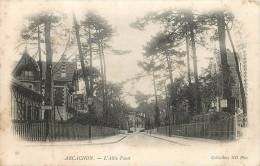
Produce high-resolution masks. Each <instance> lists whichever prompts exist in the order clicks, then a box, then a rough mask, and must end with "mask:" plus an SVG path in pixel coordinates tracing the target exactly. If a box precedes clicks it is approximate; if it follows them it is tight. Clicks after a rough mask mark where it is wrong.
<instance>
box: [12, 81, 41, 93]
mask: <svg viewBox="0 0 260 166" xmlns="http://www.w3.org/2000/svg"><path fill="white" fill-rule="evenodd" d="M11 85H12V86H14V87H18V88H21V89H23V90H25V91H26V93H31V94H35V95H37V96H39V97H42V95H41V94H40V93H39V92H36V91H34V90H32V89H30V88H28V87H27V86H25V85H24V84H23V83H22V82H20V81H18V80H17V79H14V78H13V79H12V81H11Z"/></svg>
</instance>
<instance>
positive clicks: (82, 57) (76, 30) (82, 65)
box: [73, 14, 89, 94]
mask: <svg viewBox="0 0 260 166" xmlns="http://www.w3.org/2000/svg"><path fill="white" fill-rule="evenodd" d="M73 20H74V27H75V33H76V39H77V45H78V51H79V59H80V65H81V70H82V74H83V80H84V83H85V89H86V94H88V93H89V84H88V75H87V73H86V70H85V69H86V67H85V63H84V56H83V52H82V47H81V41H80V36H79V25H78V23H77V20H76V16H75V15H74V14H73Z"/></svg>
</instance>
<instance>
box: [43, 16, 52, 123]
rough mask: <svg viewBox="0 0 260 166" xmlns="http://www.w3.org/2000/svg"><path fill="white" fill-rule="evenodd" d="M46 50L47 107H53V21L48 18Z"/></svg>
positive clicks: (45, 28) (45, 27)
mask: <svg viewBox="0 0 260 166" xmlns="http://www.w3.org/2000/svg"><path fill="white" fill-rule="evenodd" d="M44 33H45V48H46V79H45V105H48V106H51V105H52V48H51V21H50V20H49V19H48V18H47V19H46V21H45V24H44ZM50 111H51V114H50V115H51V116H50V119H51V120H54V118H55V117H54V111H53V109H52V110H50Z"/></svg>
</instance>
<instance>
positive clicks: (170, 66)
mask: <svg viewBox="0 0 260 166" xmlns="http://www.w3.org/2000/svg"><path fill="white" fill-rule="evenodd" d="M165 55H166V61H167V67H168V72H169V78H170V82H171V85H173V76H172V64H171V59H170V57H169V54H168V53H167V52H166V54H165Z"/></svg>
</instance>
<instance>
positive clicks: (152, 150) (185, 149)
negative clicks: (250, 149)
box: [5, 131, 247, 165]
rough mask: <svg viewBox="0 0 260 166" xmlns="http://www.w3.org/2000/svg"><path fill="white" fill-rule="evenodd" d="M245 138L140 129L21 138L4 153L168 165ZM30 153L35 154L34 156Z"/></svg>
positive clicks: (20, 160) (65, 161)
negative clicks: (88, 136) (71, 137)
mask: <svg viewBox="0 0 260 166" xmlns="http://www.w3.org/2000/svg"><path fill="white" fill-rule="evenodd" d="M244 142H247V141H246V140H240V143H239V144H236V142H232V141H231V142H223V141H215V140H207V139H199V138H187V137H183V138H182V137H177V136H172V137H168V136H163V135H157V134H152V135H150V134H148V133H146V132H139V131H137V132H134V133H130V134H118V135H114V136H109V137H103V138H98V139H93V140H91V141H89V140H82V141H57V142H26V143H25V142H19V143H17V144H13V145H12V146H8V148H7V150H6V152H5V157H6V158H7V159H8V160H7V161H12V164H13V162H14V160H11V159H13V158H15V159H16V160H15V163H16V164H20V165H28V164H29V163H30V165H39V162H38V161H39V160H40V159H43V158H44V159H46V160H45V163H42V164H48V163H51V162H52V163H53V162H55V163H59V164H60V165H73V164H76V163H77V164H79V165H80V164H82V165H86V163H87V165H100V164H102V163H104V162H106V163H107V165H117V164H119V165H131V164H133V165H134V164H135V165H136V163H140V162H142V163H145V164H149V165H157V164H156V163H154V162H160V163H161V162H163V163H164V164H165V165H169V163H168V162H169V161H172V162H174V163H178V160H180V159H181V156H186V155H187V156H192V155H193V153H194V151H197V152H196V153H198V149H199V153H198V156H200V158H203V159H204V160H203V161H205V160H210V157H211V154H209V153H207V151H209V150H210V151H211V152H212V154H216V153H217V152H218V151H219V150H221V148H222V147H223V146H225V147H226V150H227V151H229V150H228V149H229V147H234V146H241V145H242V144H243V143H244ZM31 154H34V157H33V158H32V157H31ZM161 154H164V155H161ZM9 159H10V160H9ZM194 160H195V158H194ZM203 161H202V162H203ZM216 161H217V160H216ZM192 162H193V159H189V161H185V164H186V165H192ZM211 162H213V161H211ZM201 164H202V163H201ZM40 165H41V164H40Z"/></svg>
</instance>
